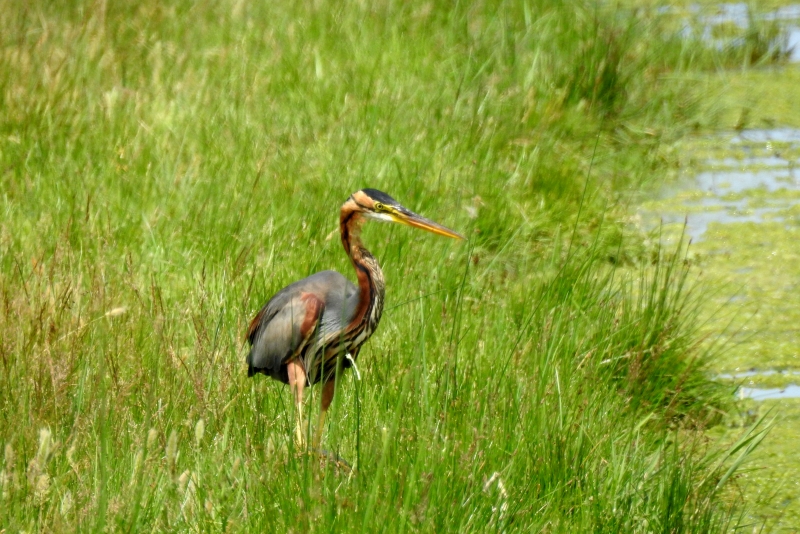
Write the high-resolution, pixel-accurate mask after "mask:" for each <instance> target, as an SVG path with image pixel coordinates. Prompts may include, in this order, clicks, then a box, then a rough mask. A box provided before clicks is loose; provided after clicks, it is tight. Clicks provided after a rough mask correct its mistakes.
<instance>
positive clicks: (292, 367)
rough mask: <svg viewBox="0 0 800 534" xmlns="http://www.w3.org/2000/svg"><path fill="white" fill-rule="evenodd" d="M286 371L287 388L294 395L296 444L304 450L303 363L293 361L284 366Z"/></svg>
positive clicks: (304, 378)
mask: <svg viewBox="0 0 800 534" xmlns="http://www.w3.org/2000/svg"><path fill="white" fill-rule="evenodd" d="M286 370H287V371H288V372H289V387H290V388H291V389H292V393H294V404H295V409H296V410H295V411H296V413H297V427H296V429H295V431H296V433H297V444H298V445H299V446H300V447H301V448H304V447H305V444H306V440H305V433H304V432H303V389H305V387H306V370H305V369H304V368H303V363H302V362H300V361H298V360H294V361H291V362H289V363H287V364H286Z"/></svg>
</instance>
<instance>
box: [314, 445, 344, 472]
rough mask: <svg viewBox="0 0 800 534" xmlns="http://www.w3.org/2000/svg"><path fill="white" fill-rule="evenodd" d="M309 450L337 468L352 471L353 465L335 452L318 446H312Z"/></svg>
mask: <svg viewBox="0 0 800 534" xmlns="http://www.w3.org/2000/svg"><path fill="white" fill-rule="evenodd" d="M309 452H311V453H313V454H316V455H317V456H319V458H320V460H324V461H325V462H328V463H330V464H333V465H335V466H336V467H338V468H339V469H343V470H344V471H345V472H347V473H350V472H352V471H353V466H351V465H350V462H348V461H347V460H345V459H344V458H342V457H341V456H339V455H338V454H336V453H335V452H331V451H326V450H325V449H321V448H319V447H314V448H313V449H311V450H310V451H309Z"/></svg>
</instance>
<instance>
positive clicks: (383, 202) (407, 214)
mask: <svg viewBox="0 0 800 534" xmlns="http://www.w3.org/2000/svg"><path fill="white" fill-rule="evenodd" d="M342 208H343V212H344V208H350V210H352V211H353V212H359V213H361V214H363V216H364V217H365V218H367V219H374V220H377V221H385V222H394V223H400V224H405V225H406V226H413V227H414V228H420V229H422V230H427V231H428V232H433V233H434V234H438V235H443V236H445V237H452V238H454V239H464V236H462V235H461V234H459V233H458V232H454V231H453V230H451V229H449V228H447V227H445V226H442V225H441V224H439V223H435V222H433V221H432V220H430V219H426V218H425V217H423V216H422V215H418V214H416V213H414V212H413V211H411V210H410V209H408V208H406V207H404V206H403V205H401V204H400V203H399V202H398V201H396V200H395V199H393V198H392V197H390V196H389V195H387V194H386V193H384V192H382V191H378V190H377V189H362V190H361V191H357V192H355V193H353V194H352V195H351V196H350V198H349V199H348V200H347V202H345V205H344V206H342Z"/></svg>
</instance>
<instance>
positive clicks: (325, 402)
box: [314, 375, 336, 447]
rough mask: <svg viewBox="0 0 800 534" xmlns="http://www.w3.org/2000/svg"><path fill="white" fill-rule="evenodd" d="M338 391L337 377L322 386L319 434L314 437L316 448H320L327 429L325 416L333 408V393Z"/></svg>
mask: <svg viewBox="0 0 800 534" xmlns="http://www.w3.org/2000/svg"><path fill="white" fill-rule="evenodd" d="M335 391H336V376H335V375H334V376H332V377H331V378H330V380H328V381H327V382H325V385H323V386H322V402H321V404H320V410H319V424H318V426H317V432H316V434H315V435H314V447H319V444H320V442H321V441H322V429H323V428H324V427H325V415H327V413H328V408H330V407H331V402H332V401H333V393H334V392H335Z"/></svg>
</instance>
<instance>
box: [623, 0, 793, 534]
mask: <svg viewBox="0 0 800 534" xmlns="http://www.w3.org/2000/svg"><path fill="white" fill-rule="evenodd" d="M770 6H771V7H768V8H764V10H763V11H762V12H761V13H758V14H754V13H753V12H752V9H753V8H757V5H756V4H744V3H731V4H718V5H716V6H709V5H700V4H690V5H688V6H683V7H680V6H679V7H673V6H670V7H665V8H662V12H666V13H671V14H672V15H674V16H676V17H677V18H678V19H680V20H681V23H680V24H679V26H680V27H681V30H680V31H681V33H682V35H683V36H684V37H685V38H691V39H697V38H698V37H699V38H700V39H702V40H703V41H705V42H707V43H710V44H711V45H713V46H714V47H717V48H719V49H725V48H726V47H737V46H745V45H746V39H747V34H748V32H750V35H751V36H752V35H753V31H752V30H753V29H754V28H755V29H758V28H759V27H760V28H761V30H763V29H764V28H765V27H767V26H768V25H773V26H772V29H773V30H774V29H775V28H777V29H778V30H779V31H778V33H777V34H775V35H776V37H775V39H774V42H773V44H774V46H775V47H777V48H776V49H778V50H780V51H781V52H780V53H781V54H782V55H783V57H784V59H785V61H786V62H785V63H784V66H783V67H782V68H774V67H769V68H768V69H765V70H763V71H761V72H760V73H759V72H758V69H756V70H755V71H753V70H751V71H750V72H751V73H752V72H756V75H755V76H751V75H748V74H743V75H742V74H741V73H735V72H732V73H730V74H727V73H726V74H725V75H724V76H722V77H721V78H720V79H721V80H747V82H741V81H740V82H739V83H744V84H745V85H744V86H745V87H746V88H747V89H746V92H747V93H749V94H748V97H749V99H750V101H749V104H752V102H753V100H754V98H755V97H754V95H756V94H758V95H765V94H766V95H768V96H767V99H770V98H774V100H775V104H774V105H770V104H769V103H766V105H763V103H764V99H763V98H758V99H757V100H756V102H757V105H756V107H757V108H758V109H759V110H761V111H763V110H765V109H767V110H769V115H770V116H769V118H767V117H765V116H764V115H766V114H764V115H760V116H758V117H753V120H752V121H751V122H750V124H755V125H757V126H755V127H754V126H751V127H749V128H748V127H745V128H743V129H742V130H740V131H728V132H722V133H718V134H714V135H707V136H703V137H696V138H691V139H686V140H684V141H683V142H682V143H681V144H680V146H678V147H677V148H676V150H677V152H676V153H678V154H680V171H679V176H678V177H677V179H676V180H675V181H673V182H672V183H671V184H670V185H669V186H667V187H665V188H663V189H662V190H661V191H660V192H659V193H658V194H657V195H656V197H655V198H652V199H650V200H649V201H648V202H645V203H644V204H642V205H641V206H640V209H639V210H638V213H637V218H638V225H639V227H640V228H641V229H642V230H643V231H645V232H648V233H649V235H650V236H651V239H652V240H661V242H662V243H663V244H664V245H665V246H667V248H669V246H670V245H673V246H677V244H678V243H679V241H680V239H681V236H682V235H683V236H684V239H685V238H686V237H688V238H690V239H691V244H690V246H689V249H688V258H689V259H690V261H691V264H692V270H693V271H694V275H695V276H696V278H695V283H696V287H699V288H700V291H701V295H702V298H701V302H702V304H701V306H702V315H703V317H702V321H701V325H702V326H700V332H699V334H700V335H701V336H702V337H703V338H704V339H705V340H706V343H709V344H714V345H715V346H716V347H717V350H715V351H714V352H713V354H714V360H713V361H712V363H711V369H710V370H709V372H710V375H711V376H712V377H713V378H714V379H715V380H717V381H719V382H721V383H723V384H725V385H727V386H729V387H730V392H731V395H732V396H734V398H735V399H737V406H738V407H739V415H740V418H739V420H738V421H733V422H731V423H729V424H728V427H727V428H726V429H716V430H714V431H712V432H711V433H710V434H711V436H712V437H713V436H714V435H717V437H720V438H721V439H726V438H727V439H729V438H730V437H731V436H736V435H738V434H737V433H739V432H741V430H742V429H743V428H745V427H747V425H749V424H752V423H753V421H754V420H756V419H758V418H759V417H773V416H774V417H775V426H774V428H773V429H772V431H771V432H770V435H769V436H768V437H767V439H765V440H764V441H763V442H762V444H761V446H760V447H759V448H758V449H757V451H756V452H755V453H754V454H753V457H752V458H751V460H750V463H749V464H748V465H747V466H746V468H745V469H744V470H743V471H742V473H741V474H740V475H739V478H738V479H737V487H738V490H739V491H741V493H742V495H743V496H744V499H745V502H746V505H747V507H748V510H747V511H746V515H747V520H745V521H744V523H748V522H749V520H750V519H752V523H753V525H754V527H755V530H754V532H760V531H763V532H800V128H797V127H796V126H800V124H798V120H797V119H798V117H800V116H798V115H797V114H796V113H795V110H796V109H797V108H798V107H800V84H796V83H794V82H793V81H790V80H794V79H797V77H798V75H797V71H798V70H799V69H800V67H798V63H800V4H790V5H784V6H779V5H777V3H773V4H770ZM759 25H760V26H759ZM771 46H772V45H771ZM748 76H751V77H749V78H748ZM753 80H759V81H760V83H761V84H762V86H758V87H756V86H750V85H749V83H752V81H753ZM723 83H725V82H724V81H723ZM794 85H798V86H797V87H793V86H794ZM781 103H782V104H783V107H781V105H779V104H781ZM741 106H742V108H746V107H747V106H748V103H745V102H742V103H741ZM759 106H760V107H759ZM787 110H788V111H789V112H788V113H787ZM781 124H794V125H795V127H790V126H781ZM734 419H735V417H734ZM762 527H763V530H761V528H762Z"/></svg>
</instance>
